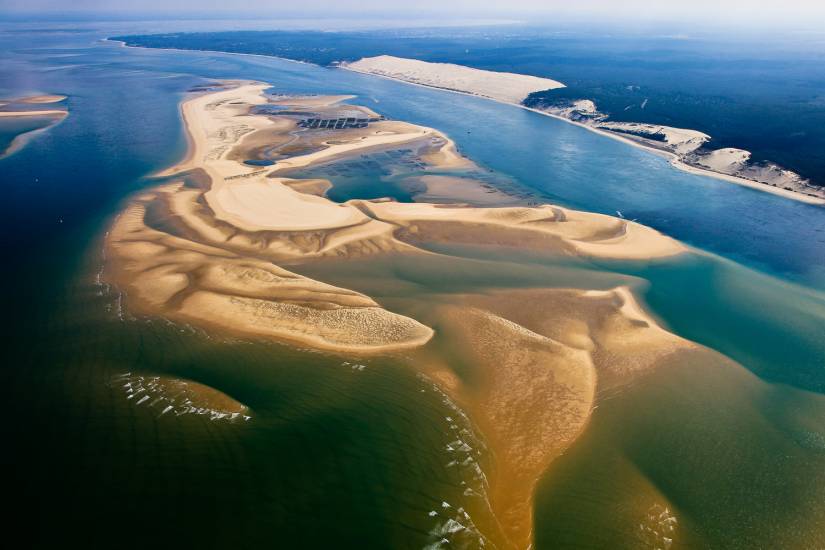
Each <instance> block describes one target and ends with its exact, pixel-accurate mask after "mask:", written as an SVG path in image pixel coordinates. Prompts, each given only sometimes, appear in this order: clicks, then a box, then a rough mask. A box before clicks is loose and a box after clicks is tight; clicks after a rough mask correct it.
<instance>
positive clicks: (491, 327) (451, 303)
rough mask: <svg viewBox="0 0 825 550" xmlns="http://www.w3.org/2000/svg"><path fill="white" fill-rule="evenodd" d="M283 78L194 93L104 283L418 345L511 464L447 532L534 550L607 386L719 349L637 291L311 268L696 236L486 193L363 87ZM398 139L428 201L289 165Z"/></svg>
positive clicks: (233, 314)
mask: <svg viewBox="0 0 825 550" xmlns="http://www.w3.org/2000/svg"><path fill="white" fill-rule="evenodd" d="M268 88H269V86H268V85H267V84H263V83H257V82H224V83H219V84H214V85H211V86H205V87H203V88H200V89H198V90H196V91H194V92H193V93H192V94H191V96H190V97H189V98H188V99H186V100H185V101H184V102H183V104H182V108H181V110H182V113H183V119H184V122H185V125H186V129H187V132H188V136H189V140H190V147H189V153H188V155H187V157H186V158H185V159H184V160H183V161H182V162H181V163H179V164H178V165H176V166H174V167H172V168H170V169H169V170H166V171H165V172H163V173H162V174H160V175H161V176H163V177H164V178H166V180H165V183H163V184H161V185H158V186H157V187H155V188H153V189H150V190H147V191H145V192H142V193H140V194H138V195H137V196H135V197H134V198H133V199H132V200H131V202H130V203H129V204H128V206H127V207H126V208H125V210H124V211H123V212H122V213H121V214H120V215H119V216H118V217H117V219H116V220H115V221H114V223H113V226H112V228H111V230H110V231H109V233H108V234H107V238H106V249H107V265H106V270H105V276H106V278H107V279H108V280H109V281H110V282H111V283H113V284H114V285H116V286H117V287H118V288H120V289H121V290H123V291H124V292H125V295H126V304H127V306H128V308H129V310H130V311H131V312H133V313H135V314H138V315H151V316H162V317H165V318H169V319H172V320H175V321H179V322H183V323H192V324H194V325H197V326H202V327H205V328H206V329H208V330H212V331H217V332H224V333H228V334H233V335H237V336H241V337H255V338H262V337H263V338H270V339H274V340H276V341H279V342H284V343H291V344H295V345H298V346H302V347H309V348H316V349H320V350H327V351H328V352H332V353H348V354H352V353H356V354H376V353H397V352H400V351H403V352H404V353H403V355H401V356H400V357H405V358H412V359H413V360H412V361H411V367H412V368H416V369H418V370H420V371H421V372H422V374H424V375H426V376H427V377H429V378H430V379H431V380H433V381H434V382H435V383H436V384H437V385H438V387H440V388H441V390H442V391H444V392H445V393H446V394H447V395H449V397H450V398H451V399H452V400H454V401H455V402H456V403H458V405H459V406H460V407H461V408H462V409H463V410H464V411H466V412H467V414H468V415H469V416H470V418H471V419H472V422H473V423H474V425H476V426H477V427H478V430H479V431H480V433H481V435H482V437H483V439H484V440H485V442H486V444H487V446H488V447H489V449H490V451H491V453H492V455H493V457H494V460H495V465H494V471H493V472H491V473H489V474H488V476H486V477H485V476H483V475H482V476H481V477H482V478H484V479H483V482H480V485H479V486H478V487H477V488H476V489H474V490H472V491H471V490H470V489H469V488H468V491H470V493H468V494H471V495H476V496H478V497H479V500H478V503H479V504H478V506H475V507H474V508H472V509H470V508H467V509H462V510H461V511H460V513H458V512H454V513H453V512H451V514H453V515H450V516H449V517H447V515H444V517H443V519H444V525H443V526H442V527H443V529H442V530H443V531H444V536H445V537H447V536H451V535H452V534H454V533H459V532H467V531H468V530H469V529H470V526H471V525H473V526H474V529H477V530H478V532H479V533H480V534H479V535H478V536H479V537H480V538H481V540H483V541H488V542H491V543H493V544H494V545H495V546H497V547H500V548H528V547H529V546H530V544H531V542H532V537H533V534H532V526H533V518H532V512H533V493H534V490H535V485H536V481H537V479H538V478H539V476H541V475H542V473H543V472H544V471H545V470H546V469H547V468H548V467H549V466H550V464H551V463H552V461H553V459H554V458H556V457H558V456H559V455H560V454H561V453H563V452H564V450H565V449H567V448H568V447H569V445H570V444H571V443H572V442H573V441H574V440H575V439H576V437H577V436H578V435H579V434H580V433H581V432H582V430H583V429H584V427H585V426H586V424H587V422H588V419H589V418H590V415H591V413H592V410H593V408H594V407H595V406H596V404H597V400H598V397H597V395H598V394H597V389H604V388H610V387H614V386H618V385H622V384H626V383H628V382H629V381H630V380H632V379H633V377H634V376H636V375H638V374H640V373H643V372H646V371H648V370H649V369H652V368H657V367H661V366H663V365H666V364H667V363H668V362H669V361H671V360H673V359H674V358H675V357H677V356H680V355H683V354H687V353H704V351H703V350H701V349H699V348H698V346H696V345H694V344H692V343H690V342H688V341H685V340H683V339H682V338H680V337H677V336H675V335H673V334H671V333H669V332H667V331H666V330H664V329H663V328H662V327H660V326H659V325H658V324H657V323H656V321H655V320H654V319H653V318H652V317H651V316H650V315H648V314H647V313H646V311H645V310H644V308H643V307H642V306H641V305H640V303H639V302H638V301H637V299H636V297H635V296H634V294H633V292H632V291H631V289H630V288H629V287H626V286H621V287H617V288H613V289H608V290H605V289H588V288H564V289H560V288H519V289H517V288H515V286H516V285H513V287H511V288H490V289H489V290H488V291H486V292H477V291H473V292H457V293H448V294H444V293H441V294H438V295H433V294H426V295H422V296H426V298H422V297H417V296H419V295H418V294H409V296H410V297H409V298H399V299H397V300H394V301H393V302H392V304H387V303H379V302H378V301H377V300H376V299H374V298H372V297H370V296H369V295H367V294H365V293H363V292H358V291H356V290H351V289H349V288H345V287H343V286H341V285H338V284H333V283H331V282H325V281H321V280H316V279H314V278H310V277H307V276H304V275H301V274H299V272H300V271H301V270H302V269H305V268H306V266H313V265H316V266H323V267H324V269H326V270H328V272H330V273H333V272H334V271H335V269H336V266H339V265H345V264H351V263H352V262H360V263H366V262H371V261H374V260H375V259H380V258H393V257H411V258H414V259H415V261H417V262H421V263H422V264H423V263H428V262H431V263H432V265H433V266H438V265H441V264H439V263H438V262H440V261H443V259H444V258H449V253H447V252H438V253H436V252H433V251H432V250H430V249H428V248H427V246H428V245H433V244H436V245H438V244H444V245H451V246H454V245H460V246H463V245H466V246H475V247H482V248H484V247H486V249H487V250H491V251H496V250H510V251H521V252H530V253H537V254H547V255H557V256H565V257H571V258H575V257H584V258H615V259H624V260H649V259H651V258H666V257H671V256H675V255H678V254H681V253H684V252H685V251H686V247H685V246H684V245H682V244H681V243H679V242H677V241H675V240H673V239H671V238H669V237H666V236H664V235H662V234H661V233H659V232H657V231H655V230H653V229H651V228H648V227H645V226H642V225H640V224H637V223H634V222H631V221H628V220H624V219H619V218H613V217H609V216H605V215H600V214H592V213H586V212H579V211H574V210H569V209H566V208H561V207H558V206H553V205H540V206H528V205H524V204H519V201H518V200H514V199H513V198H512V197H508V196H507V195H506V194H503V193H500V192H489V191H490V190H489V189H488V188H487V186H485V185H484V184H483V182H480V181H476V180H474V179H473V178H472V177H471V176H470V175H469V174H472V171H473V170H474V169H477V167H476V166H475V165H474V163H473V162H472V161H471V160H470V159H467V158H465V157H463V156H462V155H461V154H460V153H459V152H458V151H457V150H456V146H455V144H454V143H453V142H452V141H451V140H450V139H449V138H448V137H447V136H445V135H444V134H442V133H440V132H439V131H437V130H435V129H432V128H426V127H422V126H417V125H413V124H409V123H406V122H402V121H395V120H386V119H384V118H383V117H382V116H380V114H378V113H375V112H374V111H372V110H370V109H368V108H366V107H361V106H357V105H353V104H349V103H345V102H346V101H350V100H352V99H353V98H352V97H349V96H305V97H284V96H270V95H268V94H267V90H268ZM399 149H404V150H407V151H413V152H414V154H415V155H416V157H417V159H418V162H420V163H421V165H422V166H424V167H425V168H424V169H425V170H428V171H431V172H432V173H433V174H432V175H431V176H425V177H422V178H420V182H421V183H422V184H423V185H424V186H425V187H426V190H424V191H422V192H421V193H419V194H418V195H417V197H418V199H419V200H427V201H430V202H415V203H401V202H396V201H393V200H389V199H376V200H360V199H353V200H348V201H346V202H343V203H336V202H334V201H332V200H330V199H329V198H327V196H326V194H327V192H328V191H329V190H330V189H331V187H332V185H333V184H332V182H331V181H329V180H324V179H301V178H297V177H291V174H294V173H295V172H296V171H297V170H300V169H306V168H308V167H311V166H315V165H318V164H322V163H329V162H335V161H339V160H342V159H347V158H352V157H358V156H361V155H366V154H368V153H374V152H376V151H393V150H399ZM250 162H252V164H250ZM373 277H374V279H373V280H372V281H370V284H374V285H376V286H377V285H379V284H380V285H382V286H383V287H385V288H390V287H392V286H393V285H398V287H399V288H407V287H405V286H404V285H405V284H407V285H408V282H406V281H400V280H397V279H395V278H394V275H393V274H392V271H391V270H389V271H387V272H386V273H381V272H379V271H378V270H376V271H375V273H374V275H373ZM365 286H366V287H369V286H370V285H365ZM403 294H404V293H403V292H400V291H399V292H398V295H399V296H401V295H403ZM436 335H437V337H435V336H436ZM445 342H449V346H448V347H449V354H447V353H445V352H444V345H445ZM457 358H461V361H463V362H465V363H466V364H468V365H472V368H473V376H472V381H471V382H468V380H467V379H465V378H464V376H463V375H462V374H460V373H459V372H458V371H456V370H455V369H454V362H455V361H456V360H457ZM230 409H231V407H230ZM236 409H237V407H236ZM232 410H233V412H241V411H240V409H238V410H235V409H232ZM451 449H453V451H455V452H456V453H462V452H463V453H465V454H466V456H464V457H463V458H462V460H461V461H460V462H459V461H457V462H456V467H466V468H471V467H472V468H476V469H478V465H477V464H475V463H474V462H473V458H472V454H471V453H470V452H469V451H467V449H469V447H468V446H467V444H466V442H464V441H462V440H460V439H459V440H457V442H456V443H455V444H451ZM462 456H463V455H462ZM479 471H480V470H479ZM479 479H480V478H479ZM473 491H474V492H473ZM443 514H446V512H443ZM436 515H438V514H436ZM470 516H472V519H471V517H470ZM439 517H440V516H439Z"/></svg>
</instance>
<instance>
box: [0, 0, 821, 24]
mask: <svg viewBox="0 0 825 550" xmlns="http://www.w3.org/2000/svg"><path fill="white" fill-rule="evenodd" d="M33 11H37V12H52V13H57V12H64V13H65V12H78V11H89V12H105V13H113V12H117V13H122V14H124V15H125V14H133V13H139V12H144V11H151V12H176V13H192V14H193V15H194V14H207V13H211V14H213V15H214V14H218V13H226V14H233V15H236V16H237V15H243V14H244V13H247V14H249V13H267V14H271V15H275V14H281V15H290V16H296V15H301V14H304V15H312V14H335V15H342V14H353V15H358V14H372V15H390V14H393V13H395V14H397V13H405V14H416V13H420V14H421V15H422V16H424V15H431V14H433V13H444V14H450V15H456V16H461V17H465V18H466V17H473V16H476V15H478V16H480V17H484V16H489V15H497V16H507V17H514V16H518V15H524V14H527V13H534V14H535V13H540V14H542V15H543V16H545V17H553V16H563V17H571V16H572V17H580V16H593V15H595V16H597V17H599V18H600V19H601V18H604V19H607V18H617V19H636V18H639V19H670V20H679V19H690V20H707V21H711V22H717V23H718V22H720V20H724V21H727V22H728V23H733V24H735V23H737V22H742V23H744V22H746V21H761V22H780V21H800V22H804V23H807V24H809V25H813V26H817V25H821V26H823V27H825V1H823V0H561V1H560V0H475V1H473V0H412V1H410V0H299V1H298V2H295V1H294V0H290V1H283V0H0V13H3V12H5V13H7V14H9V13H14V12H33Z"/></svg>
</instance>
